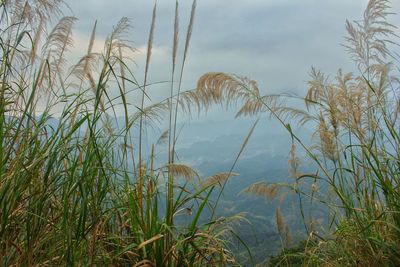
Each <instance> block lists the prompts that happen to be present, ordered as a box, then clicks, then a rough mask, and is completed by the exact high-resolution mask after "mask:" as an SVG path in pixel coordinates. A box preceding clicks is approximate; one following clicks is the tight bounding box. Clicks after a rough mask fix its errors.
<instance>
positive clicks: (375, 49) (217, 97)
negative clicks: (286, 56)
mask: <svg viewBox="0 0 400 267" xmlns="http://www.w3.org/2000/svg"><path fill="white" fill-rule="evenodd" d="M62 6H63V3H62V2H61V1H59V0H46V1H27V2H19V1H2V2H1V4H0V10H1V12H0V24H1V26H2V27H1V30H0V49H1V53H0V55H1V61H0V77H1V78H0V86H1V87H0V142H1V146H0V263H1V265H4V266H57V265H68V266H74V265H78V266H81V265H101V264H103V265H112V266H125V265H130V266H132V265H133V266H204V265H211V266H221V265H229V266H231V265H239V264H238V263H237V262H236V260H235V256H234V255H232V252H230V251H229V240H231V238H232V237H238V235H237V234H235V233H234V232H233V230H232V229H233V228H232V225H233V224H235V223H236V222H237V221H240V220H241V219H243V218H241V216H236V217H233V218H219V217H218V216H217V214H215V211H216V206H217V204H218V201H219V198H220V197H221V194H222V191H223V189H224V188H225V186H226V183H227V181H228V180H229V178H230V177H232V176H234V175H236V174H235V173H233V170H234V167H235V165H236V163H237V161H238V160H239V158H240V155H241V153H242V152H243V150H244V148H245V146H246V144H247V142H248V140H249V138H251V134H252V132H253V130H254V128H255V127H256V125H257V122H259V120H257V122H256V123H255V124H254V125H253V127H252V128H251V129H250V131H249V134H248V136H247V137H246V138H245V139H244V142H243V144H242V145H241V147H240V148H239V150H238V154H237V156H236V158H235V160H234V163H233V165H232V167H231V168H230V170H228V172H226V173H218V174H215V175H213V176H210V177H208V178H207V179H202V178H203V177H199V175H198V174H197V172H196V171H194V170H193V169H192V168H190V167H189V166H186V165H184V164H182V163H179V162H178V161H177V160H176V159H177V157H176V152H175V145H176V142H177V136H178V131H177V121H178V116H179V114H180V113H179V111H181V110H184V111H188V112H201V111H202V110H205V109H207V108H208V107H210V105H212V104H215V103H223V104H226V105H233V104H237V103H241V104H242V106H241V107H240V108H239V110H238V113H237V116H258V117H259V116H261V115H263V114H269V115H271V116H272V117H274V118H275V119H277V120H278V121H279V122H281V124H282V126H283V127H285V129H286V130H287V131H288V133H289V134H290V137H291V142H292V150H291V152H290V159H289V163H290V173H291V175H292V176H293V178H294V179H293V183H292V184H269V183H263V182H260V183H256V184H253V185H251V186H250V187H248V188H246V189H245V190H244V192H246V193H251V194H255V195H257V196H261V197H267V198H268V199H272V198H274V197H276V196H277V195H279V193H280V192H282V190H283V191H286V192H287V191H290V192H294V193H296V194H298V196H299V200H300V203H302V200H304V199H306V198H308V199H311V202H312V203H322V204H323V205H325V207H326V209H327V210H329V211H330V214H331V217H330V221H329V226H330V229H329V231H328V232H327V233H321V232H318V230H317V228H316V227H315V225H313V221H314V220H313V219H315V218H312V217H310V218H308V217H306V216H305V213H302V215H303V218H302V219H303V221H304V226H305V230H306V231H307V233H308V234H309V235H308V238H307V239H306V240H305V241H304V242H302V243H301V244H300V245H299V246H298V247H295V248H290V239H291V237H290V231H289V229H288V226H287V225H286V223H285V214H283V213H282V212H281V210H280V209H279V208H278V209H277V210H276V220H277V229H278V231H279V234H280V237H281V241H282V247H283V253H282V254H281V255H279V256H278V257H274V258H273V259H271V261H270V263H271V264H272V265H278V266H279V265H280V266H285V265H291V264H292V265H296V264H297V265H305V266H309V265H311V266H377V265H384V266H397V265H399V264H400V254H399V251H400V247H399V244H400V242H399V239H400V205H399V203H400V191H399V168H400V163H399V162H400V160H399V154H400V150H399V145H400V135H399V120H398V115H399V111H400V108H399V106H400V104H399V103H400V101H399V98H398V92H399V81H398V79H397V76H398V63H399V60H398V55H397V54H396V52H395V50H396V47H397V43H398V40H397V36H396V35H395V27H394V26H393V25H391V24H390V23H388V20H387V17H388V16H389V15H390V14H391V13H390V9H389V2H388V1H386V0H370V1H369V3H368V6H367V8H366V10H365V12H364V16H363V18H362V20H360V21H355V22H347V24H346V28H347V32H348V34H347V38H346V45H345V48H346V49H347V50H348V52H349V55H350V57H351V58H352V59H353V60H354V62H355V66H356V68H357V72H356V74H353V73H343V71H341V70H339V71H338V73H337V74H336V77H335V78H334V79H329V78H328V77H327V76H325V75H324V74H323V73H321V72H320V71H318V70H317V69H314V68H313V69H312V70H311V73H310V75H311V80H310V82H309V90H308V93H307V95H306V96H305V97H303V98H299V97H297V96H287V95H285V96H283V95H278V96H277V95H266V96H262V95H260V91H259V89H258V86H257V83H256V82H255V81H253V80H251V79H248V78H246V77H241V76H237V75H231V74H226V73H222V72H217V73H207V74H205V75H203V76H202V77H201V78H200V79H199V81H198V84H197V88H196V89H195V90H190V91H184V90H182V77H183V74H184V66H185V63H186V61H187V58H188V55H189V53H188V52H189V48H190V40H191V35H192V31H193V27H194V17H195V11H196V0H194V1H193V4H192V9H191V13H190V14H191V15H190V19H189V22H188V24H187V30H186V34H185V36H184V46H183V47H184V48H183V49H184V51H183V54H182V58H178V57H177V55H178V52H177V51H178V40H179V37H180V21H179V10H180V9H179V3H178V2H176V8H175V17H174V21H172V22H171V25H172V26H173V43H172V54H171V82H170V84H167V87H168V88H169V89H170V92H169V97H168V98H166V99H164V100H162V101H160V102H155V103H154V102H152V101H151V98H150V97H149V95H150V94H149V92H150V91H151V90H152V84H151V83H149V79H148V77H149V72H150V66H151V59H152V47H153V42H154V29H155V27H156V23H157V5H156V4H155V5H154V9H153V15H152V19H151V23H150V29H149V35H148V42H147V52H146V62H145V67H144V70H143V73H140V74H137V73H135V72H133V71H132V69H131V68H130V67H129V66H130V63H129V62H130V60H131V59H132V58H131V57H132V53H133V51H134V49H133V47H132V45H131V43H130V41H128V40H127V37H126V36H127V33H128V32H129V30H130V24H129V20H128V19H126V18H122V19H121V20H120V21H119V23H118V24H117V25H116V26H115V27H114V30H113V31H112V32H111V34H110V35H109V36H108V38H107V39H106V41H105V44H104V49H103V52H102V53H97V52H93V44H94V41H95V38H96V37H95V35H96V27H97V24H96V23H95V24H94V27H93V30H92V34H91V37H90V40H89V43H88V48H87V52H86V54H85V55H83V56H82V57H81V59H80V60H79V61H78V63H76V64H69V63H68V62H67V58H68V51H69V48H70V47H71V45H72V43H73V38H72V32H73V30H72V28H73V25H74V22H75V20H76V19H75V18H74V17H62V12H61V10H62ZM54 21H57V22H56V23H55V24H54V23H52V22H54ZM178 61H179V64H180V66H181V68H180V69H177V67H176V66H177V65H178ZM138 77H143V78H142V80H143V82H141V81H140V80H141V79H139V78H138ZM286 98H291V99H301V100H303V101H304V103H305V107H304V109H300V108H293V107H290V106H287V105H285V99H286ZM132 99H133V100H132ZM131 102H132V103H131ZM137 103H138V104H137ZM135 104H136V106H135ZM117 110H122V113H123V117H122V119H119V118H118V116H117V115H116V114H117V113H118V112H117ZM160 121H164V122H166V123H167V124H168V129H166V131H165V132H164V133H163V134H162V135H161V136H160V139H159V140H158V141H157V142H154V143H153V144H151V145H150V146H146V145H145V143H146V142H145V140H146V138H147V137H146V129H147V128H148V127H150V126H151V125H154V124H155V125H157V123H158V122H160ZM294 123H298V124H300V125H308V126H307V127H313V128H314V129H315V131H314V135H313V141H314V142H313V145H312V146H311V147H310V146H307V145H305V142H303V141H304V140H301V139H300V138H299V137H298V136H297V135H296V133H295V131H294V130H293V127H292V126H291V125H293V124H294ZM162 144H165V146H167V152H166V153H165V154H166V155H165V158H166V162H164V163H162V164H160V163H159V162H158V161H157V158H156V157H157V153H156V151H162V149H161V146H162ZM296 148H300V149H302V150H303V151H304V153H305V154H306V155H307V156H308V158H309V159H310V160H311V161H312V162H313V164H314V166H315V171H314V172H312V173H301V171H300V164H299V157H298V156H297V155H296ZM307 187H309V189H308V190H306V188H307ZM215 194H216V195H217V199H216V201H215V202H213V201H211V197H212V196H213V195H215ZM300 209H303V207H302V206H300ZM177 216H184V218H185V220H184V222H183V223H182V222H181V221H179V222H177V220H176V218H177ZM238 239H239V241H240V237H238ZM249 254H251V253H249Z"/></svg>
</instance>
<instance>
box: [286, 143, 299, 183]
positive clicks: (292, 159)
mask: <svg viewBox="0 0 400 267" xmlns="http://www.w3.org/2000/svg"><path fill="white" fill-rule="evenodd" d="M288 165H289V175H290V177H292V178H297V176H298V169H299V165H300V158H299V157H298V156H297V154H296V144H295V143H294V142H293V141H292V146H291V148H290V152H289V159H288Z"/></svg>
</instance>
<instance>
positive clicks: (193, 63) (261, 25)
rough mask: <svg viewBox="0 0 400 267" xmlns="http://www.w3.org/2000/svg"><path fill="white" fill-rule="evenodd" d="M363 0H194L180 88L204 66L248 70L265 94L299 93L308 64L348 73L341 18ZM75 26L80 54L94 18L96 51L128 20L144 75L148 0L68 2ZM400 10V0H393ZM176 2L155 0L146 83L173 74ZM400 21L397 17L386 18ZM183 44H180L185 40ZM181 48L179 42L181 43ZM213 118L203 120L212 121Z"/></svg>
mask: <svg viewBox="0 0 400 267" xmlns="http://www.w3.org/2000/svg"><path fill="white" fill-rule="evenodd" d="M367 2H368V1H367V0H351V1H350V0H302V1H300V0H229V1H228V0H198V2H197V10H196V20H195V24H194V31H193V36H192V42H191V46H190V51H189V57H188V61H187V65H186V68H185V75H184V89H192V88H194V87H195V85H196V81H197V79H198V78H199V77H200V76H201V75H202V74H203V73H206V72H209V71H223V72H228V73H235V74H241V75H246V76H248V77H250V78H251V79H254V80H256V81H257V82H258V83H259V87H260V89H261V90H262V91H263V92H264V93H269V92H271V93H280V92H291V93H297V94H299V95H303V94H304V92H305V91H306V89H307V80H308V72H309V70H310V68H311V66H315V67H316V68H319V69H321V70H322V71H323V72H326V73H328V74H331V75H334V74H335V73H336V71H337V69H338V68H343V69H344V71H353V70H354V68H353V64H352V62H351V61H349V59H348V56H347V54H346V52H345V50H344V48H343V46H341V44H342V43H343V42H344V36H345V34H346V32H345V21H346V19H349V20H356V19H360V18H361V17H362V14H363V10H364V8H365V6H366V4H367ZM67 3H68V5H69V7H70V9H71V10H72V14H73V15H74V16H76V17H77V18H78V19H79V20H78V22H77V23H76V26H75V40H76V43H75V48H74V51H73V52H74V53H75V54H77V53H78V51H80V52H81V53H84V51H85V50H86V46H87V43H88V39H89V35H90V32H91V29H92V27H93V24H94V22H95V21H96V20H97V21H98V25H97V29H98V31H97V41H96V44H95V47H96V49H101V48H102V42H103V41H104V39H105V38H106V36H107V35H108V34H109V33H110V32H111V30H112V27H113V25H115V24H116V23H117V22H118V20H119V19H120V18H121V17H128V18H130V19H131V22H132V26H133V29H132V31H131V33H130V34H129V39H131V40H132V41H133V42H134V45H135V47H136V48H138V51H137V53H135V58H134V59H135V62H136V63H137V66H135V67H134V68H133V71H134V72H135V73H136V75H137V76H138V77H143V74H142V73H143V62H144V58H145V54H146V50H145V47H146V42H147V35H148V30H149V27H150V21H151V12H152V8H153V4H154V2H153V1H151V0H113V1H109V0H85V1H82V0H68V1H67ZM392 6H393V11H394V12H397V11H400V1H398V0H395V1H393V3H392ZM174 8H175V0H159V1H158V11H157V22H156V31H155V41H154V51H153V53H154V55H153V59H152V65H151V67H150V72H151V76H150V79H151V81H153V82H154V81H166V80H169V79H170V70H171V63H170V62H171V44H172V36H173V27H172V26H173V18H174ZM190 8H191V1H190V0H181V1H180V15H181V18H180V31H181V37H180V39H181V41H183V40H184V34H185V31H186V26H187V23H188V15H189V13H190ZM391 19H392V22H393V23H394V24H397V25H399V22H400V20H399V15H394V16H392V17H391ZM182 46H183V45H182ZM182 46H181V48H182ZM164 87H165V88H158V89H157V91H156V92H157V93H156V94H155V95H153V97H155V98H162V97H163V96H164V95H166V94H167V92H168V90H169V89H168V88H169V85H165V86H164ZM209 115H210V116H211V117H212V119H213V120H218V119H220V120H222V119H224V120H226V119H227V118H231V117H233V116H232V115H231V114H229V112H225V111H224V112H223V111H222V110H221V109H220V108H219V109H215V110H214V111H212V112H211V114H209ZM210 116H209V117H207V118H202V119H203V120H205V119H210Z"/></svg>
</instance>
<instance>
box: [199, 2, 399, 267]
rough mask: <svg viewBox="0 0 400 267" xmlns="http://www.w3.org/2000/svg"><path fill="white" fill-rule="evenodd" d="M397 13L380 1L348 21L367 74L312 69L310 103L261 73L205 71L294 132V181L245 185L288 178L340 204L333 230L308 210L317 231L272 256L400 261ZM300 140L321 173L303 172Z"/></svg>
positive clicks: (328, 262) (351, 47) (355, 262)
mask: <svg viewBox="0 0 400 267" xmlns="http://www.w3.org/2000/svg"><path fill="white" fill-rule="evenodd" d="M390 14H391V13H390V12H389V2H388V1H386V0H371V1H369V3H368V6H367V8H366V10H365V12H364V16H363V19H362V20H360V21H355V22H352V23H351V22H347V23H346V28H347V32H348V36H347V38H346V45H345V47H346V49H347V50H348V52H349V54H350V56H351V57H352V59H353V60H354V62H355V63H356V67H357V70H358V74H352V73H343V71H342V70H339V71H338V73H337V75H336V77H335V79H334V80H330V79H329V78H327V77H326V76H325V75H324V74H323V73H321V72H320V71H318V70H316V69H314V68H313V69H312V70H311V73H310V74H311V81H310V82H309V90H308V93H307V95H306V97H304V98H303V100H304V101H305V107H306V109H299V108H294V107H289V106H287V105H284V100H285V98H295V96H282V95H281V96H270V95H266V96H261V95H260V93H259V90H258V88H257V85H256V82H255V81H252V80H250V79H248V78H243V77H239V76H235V75H228V74H224V73H209V74H206V75H205V76H203V77H202V79H200V83H199V84H200V85H199V87H200V88H204V91H205V92H206V93H207V94H209V95H210V97H214V98H216V99H218V101H230V99H232V98H236V97H239V98H242V99H244V101H245V104H244V106H243V107H242V108H241V109H240V110H239V112H238V114H237V115H238V116H240V115H258V114H262V113H269V114H271V115H272V116H273V117H275V118H276V119H278V120H279V121H280V122H281V123H282V125H283V126H284V127H285V128H286V129H287V131H288V132H289V133H290V135H291V137H292V142H293V146H292V151H291V153H290V159H289V163H290V167H291V172H292V173H293V175H294V178H295V181H294V182H293V183H292V184H286V185H282V184H281V185H270V184H265V183H257V184H254V185H252V186H250V187H248V188H247V189H246V191H247V192H252V193H253V194H255V195H259V196H266V197H269V198H272V197H274V196H275V195H276V193H277V186H280V187H285V188H289V190H290V191H292V192H295V193H297V194H299V196H300V198H301V197H304V196H306V197H307V198H310V199H311V200H312V201H314V202H321V203H324V204H326V208H327V209H329V210H330V212H331V215H332V216H331V218H330V226H331V229H332V230H333V233H330V232H328V233H327V234H328V236H326V237H325V236H321V235H320V234H318V231H317V230H316V228H315V226H316V225H315V220H313V219H315V218H306V217H303V220H304V221H305V223H306V224H305V228H306V230H307V232H308V233H309V240H307V242H306V243H305V244H304V243H303V245H302V247H303V249H302V248H301V247H300V249H295V250H286V251H284V253H283V254H282V255H281V257H280V258H278V259H276V258H275V259H273V260H272V261H271V264H273V265H275V264H276V265H280V266H285V265H291V264H296V262H297V263H298V264H300V265H307V266H308V265H312V266H314V265H315V266H319V265H323V266H377V265H384V266H397V265H399V264H400V254H399V251H400V247H399V244H400V242H399V237H400V231H399V229H400V224H399V222H400V221H399V215H400V210H399V207H400V206H399V203H400V198H399V196H400V195H399V153H400V149H399V148H400V147H399V144H400V139H399V120H398V114H399V103H400V102H399V98H398V97H399V95H398V93H399V80H398V78H397V76H398V66H397V65H396V64H398V63H399V61H398V54H396V53H395V48H396V46H397V43H396V40H397V36H396V35H395V32H394V29H395V27H394V26H393V25H391V24H390V23H388V22H387V16H388V15H390ZM293 123H298V124H300V125H306V124H307V125H310V126H311V127H315V132H314V135H313V137H314V142H313V145H312V146H311V147H307V146H306V145H305V144H304V142H303V140H300V138H299V137H298V136H297V135H296V133H294V131H293V130H292V127H291V124H293ZM310 126H308V127H310ZM296 145H298V146H300V147H301V148H302V149H303V150H304V151H305V153H306V154H307V155H308V156H309V158H310V159H311V160H312V161H313V162H314V164H315V165H316V170H315V172H313V173H301V172H300V170H299V169H298V167H299V158H298V157H297V156H296V153H295V149H296ZM307 179H311V181H308V182H306V180H307ZM307 185H308V186H309V187H311V188H310V189H309V190H306V189H305V186H307ZM310 185H311V186H310ZM286 191H287V190H286ZM300 208H302V207H300ZM276 219H277V226H278V230H279V233H281V236H282V242H283V245H284V246H285V243H287V242H286V241H287V238H286V236H287V235H288V231H287V230H286V227H285V223H284V220H283V216H282V214H281V212H280V211H279V209H278V210H277V212H276ZM293 251H296V252H297V256H296V254H294V253H293ZM299 251H302V252H301V253H300V254H299ZM299 262H300V263H299Z"/></svg>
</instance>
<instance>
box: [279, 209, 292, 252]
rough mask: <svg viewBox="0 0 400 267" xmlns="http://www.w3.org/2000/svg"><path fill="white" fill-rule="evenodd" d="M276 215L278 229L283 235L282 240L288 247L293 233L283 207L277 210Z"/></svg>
mask: <svg viewBox="0 0 400 267" xmlns="http://www.w3.org/2000/svg"><path fill="white" fill-rule="evenodd" d="M275 217H276V226H277V229H278V233H279V235H280V236H281V239H282V242H283V245H284V247H288V246H289V245H290V242H291V235H290V231H289V228H288V226H287V224H286V222H285V220H284V218H283V216H282V212H281V209H280V208H279V207H277V208H276V210H275Z"/></svg>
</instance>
